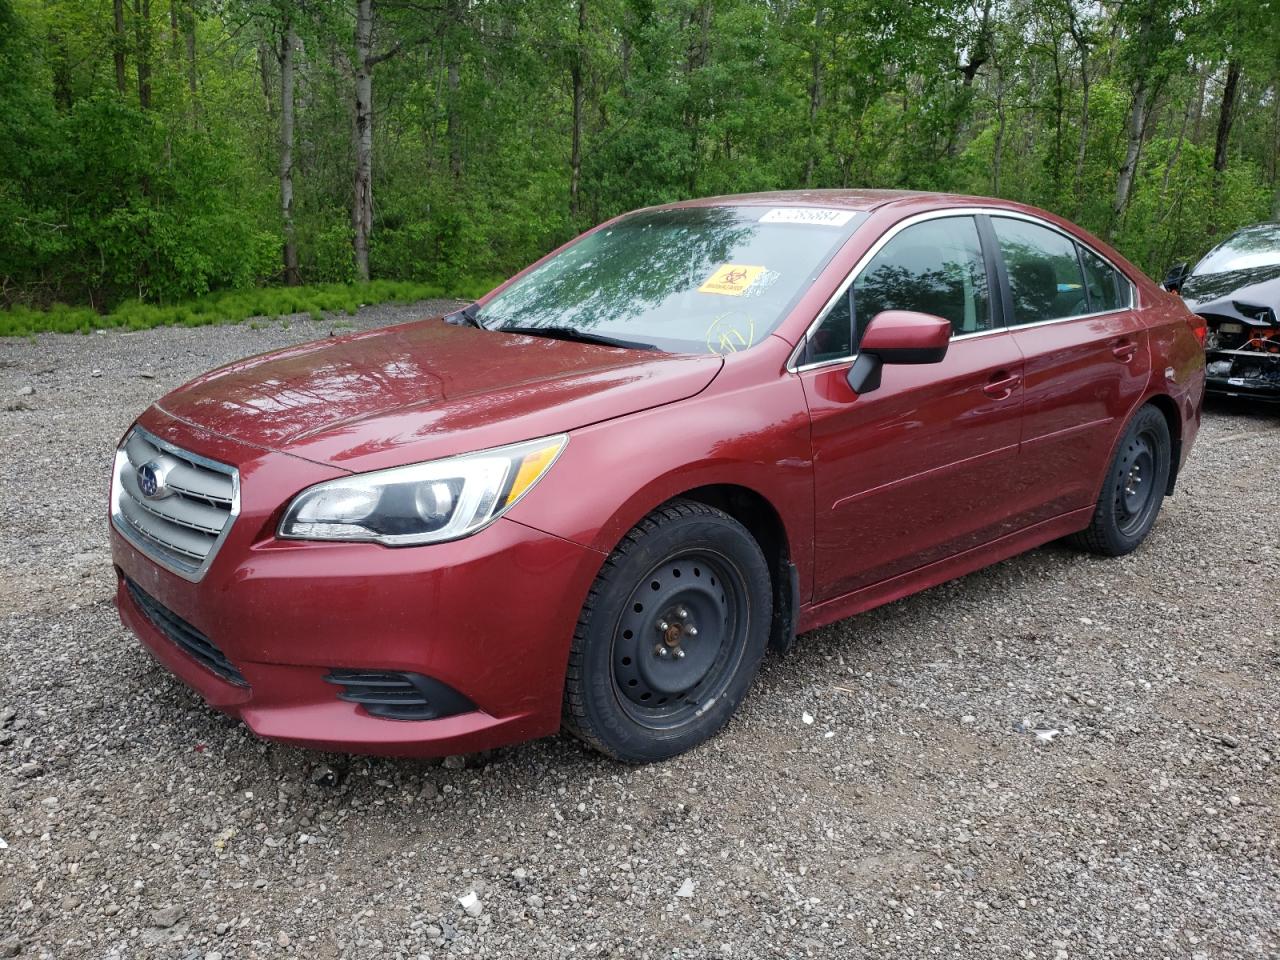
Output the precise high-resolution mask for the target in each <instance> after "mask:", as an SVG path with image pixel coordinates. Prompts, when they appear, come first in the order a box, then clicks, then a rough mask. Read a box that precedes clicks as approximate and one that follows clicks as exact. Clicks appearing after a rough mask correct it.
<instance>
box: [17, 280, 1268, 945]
mask: <svg viewBox="0 0 1280 960" xmlns="http://www.w3.org/2000/svg"><path fill="white" fill-rule="evenodd" d="M432 306H433V305H429V304H419V305H414V306H412V307H378V308H370V309H367V310H365V311H363V312H362V314H361V315H360V316H359V317H358V318H357V319H355V320H354V323H355V324H356V325H358V326H374V325H378V324H383V323H388V322H393V321H397V320H401V319H408V318H411V317H413V316H415V315H422V314H425V313H429V312H434V311H433V310H432ZM434 306H439V305H438V304H437V305H434ZM341 322H348V321H341ZM331 325H332V321H331V322H327V323H315V322H312V321H309V320H305V319H296V320H294V322H292V324H289V325H284V324H280V323H274V322H265V323H262V324H258V325H257V328H255V327H253V326H249V325H242V326H238V327H216V328H203V329H193V330H185V329H166V330H156V331H152V332H147V333H137V334H124V333H118V332H113V333H106V334H98V335H93V336H42V337H40V338H38V339H36V340H34V341H23V340H9V341H0V451H2V453H0V473H2V475H0V497H2V498H3V502H4V504H5V519H4V521H3V523H4V527H3V534H4V535H3V540H2V541H0V840H3V841H4V846H3V847H0V957H9V956H24V957H26V956H31V957H34V956H50V957H59V958H61V957H95V958H105V957H119V958H131V957H166V958H169V957H177V958H204V960H214V958H226V960H232V958H240V957H288V956H295V955H301V956H306V957H308V958H309V960H323V958H337V957H344V958H346V957H350V958H357V957H359V958H364V957H371V958H372V957H418V956H429V957H435V956H451V955H458V956H486V957H507V956H510V957H521V958H527V957H542V956H555V957H562V956H564V957H567V956H573V957H655V958H656V957H718V958H725V957H747V958H757V957H787V958H793V957H808V956H814V957H818V956H821V957H828V956H829V957H876V958H883V957H909V958H919V957H926V956H940V957H973V958H991V957H1019V958H1023V957H1027V958H1030V957H1035V958H1054V960H1060V958H1064V957H1066V958H1076V957H1088V958H1102V957H1114V958H1124V960H1130V958H1134V957H1139V956H1143V957H1171V958H1182V957H1185V958H1195V960H1210V958H1212V960H1217V958H1225V957H1276V956H1280V868H1278V863H1277V857H1278V851H1277V834H1278V831H1277V827H1278V826H1280V823H1278V821H1277V805H1278V804H1280V790H1278V789H1277V787H1278V777H1277V772H1278V768H1277V761H1276V751H1277V741H1276V726H1277V723H1280V718H1278V716H1277V712H1278V711H1277V707H1278V706H1280V652H1278V647H1277V631H1278V630H1280V603H1278V600H1277V598H1278V597H1280V546H1278V539H1280V538H1278V537H1277V532H1276V531H1277V519H1278V518H1280V480H1278V479H1277V478H1280V412H1277V413H1267V412H1264V411H1255V410H1250V409H1249V408H1247V407H1242V406H1212V407H1211V408H1210V410H1209V412H1208V414H1207V416H1206V420H1205V426H1204V431H1203V434H1202V436H1201V440H1200V443H1199V445H1198V446H1197V448H1196V451H1195V456H1194V458H1193V460H1192V462H1191V465H1190V468H1189V470H1188V472H1187V473H1186V475H1185V476H1184V478H1183V480H1182V484H1181V488H1180V490H1179V492H1178V494H1177V496H1175V497H1174V498H1173V499H1172V500H1170V501H1168V502H1167V503H1166V505H1165V511H1164V513H1163V514H1162V516H1161V518H1160V521H1159V523H1158V525H1157V527H1156V529H1155V531H1154V533H1153V535H1152V537H1151V539H1150V540H1149V541H1148V543H1147V545H1146V546H1145V547H1144V548H1143V549H1141V550H1140V551H1139V552H1138V553H1137V554H1135V555H1133V556H1131V557H1128V558H1125V559H1122V560H1099V559H1094V558H1089V557H1084V556H1079V555H1077V554H1074V553H1072V552H1070V551H1068V550H1066V549H1064V548H1061V547H1058V546H1051V547H1048V548H1045V549H1042V550H1038V551H1036V552H1034V553H1032V554H1029V555H1026V556H1023V557H1020V558H1017V559H1014V560H1011V561H1009V562H1006V563H1003V564H1000V565H999V566H997V567H995V568H992V569H990V570H986V571H984V572H981V573H978V574H974V575H973V576H969V577H966V578H964V579H963V580H959V581H956V582H953V583H951V584H948V585H946V586H943V587H939V588H937V589H935V590H931V591H929V592H927V593H924V594H921V595H919V596H916V597H912V598H909V599H907V600H904V601H901V602H898V603H895V604H892V605H890V606H888V607H885V608H883V609H880V610H877V611H874V612H872V613H870V614H866V615H863V616H861V617H858V618H856V619H854V620H849V621H845V622H844V623H841V624H838V625H836V626H833V627H830V628H828V629H825V630H821V631H818V632H816V633H813V634H810V635H807V636H805V637H803V638H802V639H801V641H800V643H799V645H798V648H797V650H796V651H795V652H794V653H793V654H792V655H790V656H789V657H786V658H776V657H774V658H771V659H770V660H769V661H767V662H766V665H765V669H764V672H763V674H762V676H761V678H760V680H759V682H758V683H757V685H756V687H755V689H754V691H753V694H752V696H751V697H750V698H749V700H748V702H747V704H746V705H745V707H744V709H743V710H742V712H741V714H740V716H739V717H738V718H737V719H736V720H735V721H734V722H733V723H731V725H730V726H729V728H728V730H727V731H726V732H725V733H724V734H723V735H722V736H720V737H719V738H718V739H716V740H715V741H714V742H712V743H710V744H708V745H707V746H705V747H703V748H702V749H699V750H697V751H695V752H694V753H693V754H691V755H688V756H685V757H682V758H680V759H677V760H675V761H673V762H669V763H666V764H662V765H659V766H652V767H647V768H642V769H631V768H624V767H619V766H617V765H615V764H613V763H610V762H607V761H605V760H603V759H600V758H598V757H596V756H594V755H592V754H590V753H588V752H587V751H585V750H584V749H583V748H582V747H580V746H579V745H578V744H576V743H575V742H573V741H571V740H568V739H565V738H553V739H549V740H544V741H540V742H538V743H534V744H529V745H526V746H522V747H516V748H512V749H508V750H503V751H498V752H496V753H493V754H490V755H487V756H484V757H471V758H466V760H465V761H464V760H463V759H462V758H450V760H448V761H446V762H443V763H433V762H425V761H395V760H368V759H363V758H346V757H340V756H330V755H324V754H317V753H309V752H305V751H300V750H296V749H291V748H288V747H281V746H276V745H269V744H265V743H262V742H259V741H257V740H256V739H254V738H252V737H251V736H249V735H248V734H247V733H246V732H245V731H244V730H243V728H241V727H240V726H239V725H238V724H237V723H235V722H233V721H231V720H229V719H227V718H225V717H222V716H220V715H218V714H215V713H213V712H212V711H210V710H208V709H207V708H205V707H204V706H203V705H202V704H201V702H200V701H199V700H198V699H197V698H196V697H195V696H194V695H193V694H191V693H190V692H188V691H187V690H186V689H185V688H184V687H183V686H182V685H181V684H179V683H178V682H177V681H176V680H174V679H171V678H170V676H169V675H168V674H166V673H165V672H164V671H163V670H162V669H160V668H159V667H158V666H156V665H155V663H154V662H153V661H152V660H151V659H150V657H148V656H147V655H146V654H145V653H144V652H143V651H142V650H141V649H140V648H139V647H138V645H137V644H136V643H135V642H134V641H132V640H131V639H130V637H129V636H128V635H127V634H126V632H125V631H124V630H123V629H122V628H121V627H120V625H119V623H118V621H117V619H116V615H115V612H114V610H113V608H112V605H111V594H112V575H111V569H110V563H109V558H108V552H107V548H106V545H105V531H106V520H105V500H106V490H107V474H108V464H109V461H110V456H111V450H112V447H113V445H114V444H115V442H116V440H117V438H118V437H119V435H120V434H121V433H122V431H123V430H124V429H125V428H126V427H127V426H128V424H129V422H130V420H131V419H132V418H133V417H134V415H135V414H136V413H137V412H139V411H140V410H141V409H142V408H143V407H144V406H145V405H146V404H147V403H148V402H150V401H151V400H152V399H154V398H155V397H158V396H159V395H161V394H162V393H163V392H165V391H166V390H167V389H169V388H170V387H172V386H174V385H177V384H178V383H180V382H182V381H184V380H186V379H187V378H189V377H190V376H192V375H194V374H196V373H199V372H201V371H203V370H205V369H207V368H208V367H211V366H213V365H215V364H216V363H220V362H222V361H225V360H229V359H232V358H234V357H237V356H241V355H245V354H249V353H254V352H258V351H261V350H265V349H269V348H271V347H275V346H279V345H283V344H287V343H293V342H297V341H300V340H305V339H311V338H314V337H316V336H323V335H325V334H326V333H327V332H328V329H329V328H330V327H331ZM1054 731H1057V732H1056V733H1055V732H1054ZM472 895H474V896H472Z"/></svg>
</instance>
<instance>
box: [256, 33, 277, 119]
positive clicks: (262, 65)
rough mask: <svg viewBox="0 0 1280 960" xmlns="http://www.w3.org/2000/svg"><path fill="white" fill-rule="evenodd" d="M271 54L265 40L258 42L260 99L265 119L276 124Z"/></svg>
mask: <svg viewBox="0 0 1280 960" xmlns="http://www.w3.org/2000/svg"><path fill="white" fill-rule="evenodd" d="M272 57H273V53H272V50H271V46H270V44H268V43H267V41H266V40H265V39H262V40H259V41H258V79H259V80H260V81H261V83H262V99H263V102H264V103H265V104H266V110H267V119H268V120H270V121H271V123H272V124H275V122H276V95H275V77H274V76H273V74H272V72H271V60H272Z"/></svg>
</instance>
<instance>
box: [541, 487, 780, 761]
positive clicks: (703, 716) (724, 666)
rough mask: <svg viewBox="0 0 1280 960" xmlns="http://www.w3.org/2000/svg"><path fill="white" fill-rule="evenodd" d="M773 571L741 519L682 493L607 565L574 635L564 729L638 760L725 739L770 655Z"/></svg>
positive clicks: (608, 750) (633, 535) (614, 754)
mask: <svg viewBox="0 0 1280 960" xmlns="http://www.w3.org/2000/svg"><path fill="white" fill-rule="evenodd" d="M771 609H772V586H771V583H770V579H769V569H768V565H767V564H766V562H765V558H764V555H763V553H762V552H761V550H760V547H759V545H758V544H757V543H756V541H755V540H754V539H753V538H752V536H751V534H750V533H749V532H747V530H746V528H744V527H743V526H742V525H741V524H740V523H738V522H737V521H736V520H734V519H733V518H732V517H730V516H729V515H728V514H726V513H723V512H722V511H720V510H717V509H715V508H713V507H710V506H707V505H706V504H703V503H698V502H696V501H692V500H673V501H671V502H670V503H667V504H665V505H664V506H662V507H659V508H658V509H657V510H655V511H654V512H653V513H651V514H649V516H647V517H646V518H645V519H644V520H642V521H641V522H640V523H639V524H637V525H636V526H635V527H634V528H633V529H632V530H631V531H630V532H629V533H628V534H627V535H626V537H624V538H623V540H622V543H620V544H619V545H618V547H617V548H616V549H615V550H614V551H613V553H612V554H611V555H610V556H609V559H608V560H607V561H606V562H605V564H604V568H603V569H602V570H601V572H600V574H599V576H598V577H597V578H596V582H595V584H594V585H593V586H592V588H591V592H590V594H589V596H588V598H587V602H586V604H585V606H584V607H583V610H582V616H581V618H580V619H579V621H578V627H577V630H576V631H575V632H574V639H573V647H572V650H571V652H570V656H569V668H568V675H567V679H566V684H565V701H564V725H565V728H566V729H567V730H569V732H571V733H573V734H574V735H575V736H577V737H579V738H580V739H582V740H583V741H585V742H586V743H588V744H589V745H591V746H593V747H595V748H596V749H598V750H600V751H602V752H604V753H607V754H609V755H610V756H612V757H616V758H617V759H619V760H625V761H628V762H633V763H643V762H647V761H652V760H661V759H665V758H667V757H671V756H675V755H676V754H678V753H682V752H683V751H685V750H688V749H690V748H691V747H694V746H696V745H697V744H699V743H701V742H702V741H704V740H706V739H707V738H709V737H711V736H712V735H714V734H715V733H716V732H717V731H718V730H720V728H721V727H723V726H724V724H725V723H726V722H727V721H728V719H729V717H730V716H732V714H733V712H734V710H735V709H736V708H737V705H738V703H739V702H740V701H741V700H742V697H743V696H744V695H745V694H746V691H747V688H748V687H749V686H750V685H751V681H752V679H753V678H754V677H755V674H756V671H757V669H758V668H759V665H760V660H761V658H762V656H763V655H764V650H765V645H766V643H767V641H768V634H769V617H770V611H771Z"/></svg>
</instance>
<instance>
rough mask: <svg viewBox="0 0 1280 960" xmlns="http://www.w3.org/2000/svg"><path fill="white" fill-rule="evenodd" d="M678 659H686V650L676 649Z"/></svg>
mask: <svg viewBox="0 0 1280 960" xmlns="http://www.w3.org/2000/svg"><path fill="white" fill-rule="evenodd" d="M676 659H677V660H683V659H684V649H683V648H682V647H676Z"/></svg>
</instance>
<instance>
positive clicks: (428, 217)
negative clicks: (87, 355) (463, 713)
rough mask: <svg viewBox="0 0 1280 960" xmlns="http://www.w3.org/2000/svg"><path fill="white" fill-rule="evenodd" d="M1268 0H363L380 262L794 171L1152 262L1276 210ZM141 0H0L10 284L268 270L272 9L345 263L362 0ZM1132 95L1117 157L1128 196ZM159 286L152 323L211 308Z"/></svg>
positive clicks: (439, 262) (18, 295)
mask: <svg viewBox="0 0 1280 960" xmlns="http://www.w3.org/2000/svg"><path fill="white" fill-rule="evenodd" d="M1268 4H1270V6H1268ZM1273 7H1274V0H1265V2H1261V3H1260V2H1258V0H1132V2H1126V3H1123V4H1104V5H1098V4H1094V3H1088V2H1085V0H1040V2H1037V3H1030V2H1027V0H1007V2H1002V3H992V2H988V0H980V2H973V0H921V2H912V3H895V2H889V0H789V2H787V3H774V2H767V0H714V2H712V0H569V2H566V0H466V2H462V0H447V2H443V3H440V4H436V5H434V6H431V5H428V6H426V7H422V6H420V5H412V4H410V5H403V4H398V3H388V4H382V5H379V6H377V7H375V13H374V16H375V21H376V22H375V31H374V33H375V39H376V43H375V48H374V50H373V51H372V53H373V55H374V57H375V60H376V63H375V64H374V65H373V66H372V67H371V69H372V71H373V73H372V75H373V87H374V105H375V109H374V111H373V184H372V186H373V197H374V204H373V210H374V222H373V231H372V239H371V247H370V266H371V272H372V275H373V276H375V277H378V278H394V279H401V280H410V281H415V282H418V283H424V284H429V285H431V286H434V287H441V288H448V289H462V288H463V287H465V286H466V285H467V278H471V277H488V276H504V275H508V274H510V273H511V272H512V271H514V270H516V269H519V268H520V267H522V266H524V265H525V264H527V263H529V262H530V261H532V260H534V259H536V258H537V257H539V256H541V255H542V254H544V253H546V252H547V251H548V250H549V249H551V248H553V247H554V246H556V245H557V244H559V243H562V242H563V241H565V240H567V239H569V238H570V237H572V236H573V235H575V234H576V233H577V232H579V231H580V230H582V229H584V228H586V227H588V226H590V225H592V224H594V223H598V222H600V221H602V220H604V219H606V218H608V217H611V216H613V215H615V214H617V213H620V212H623V211H625V210H629V209H634V208H636V207H641V206H646V205H649V204H655V203H662V202H666V201H670V200H677V199H682V198H686V197H690V196H698V195H710V194H718V193H736V192H742V191H752V190H768V189H780V188H792V187H889V188H912V189H922V190H951V191H956V192H962V193H973V194H996V195H1000V196H1005V197H1010V198H1013V199H1017V200H1021V201H1024V202H1027V203H1031V204H1035V205H1038V206H1042V207H1045V208H1048V209H1050V210H1053V211H1055V212H1058V213H1061V214H1063V215H1064V216H1067V217H1069V218H1071V219H1073V220H1075V221H1077V222H1079V223H1081V224H1082V225H1083V226H1085V227H1087V228H1088V229H1090V230H1092V231H1094V232H1095V233H1098V234H1099V235H1101V236H1104V237H1108V238H1110V239H1111V240H1112V241H1113V242H1114V243H1116V244H1117V245H1118V246H1119V247H1120V249H1121V250H1122V252H1124V253H1126V254H1127V255H1128V256H1129V257H1130V258H1131V259H1133V260H1134V261H1135V262H1137V263H1138V264H1139V265H1140V266H1142V267H1144V268H1146V269H1148V270H1149V271H1153V272H1155V271H1161V270H1163V269H1164V267H1165V266H1166V265H1167V262H1168V261H1169V260H1170V259H1172V258H1176V257H1189V256H1194V255H1195V254H1197V253H1199V252H1201V251H1202V250H1203V249H1204V248H1205V246H1207V244H1208V243H1209V242H1210V241H1211V240H1212V239H1213V238H1216V237H1219V236H1221V235H1223V234H1225V233H1227V232H1229V231H1230V230H1232V229H1234V228H1236V227H1238V226H1240V225H1242V224H1244V223H1246V222H1251V221H1255V220H1259V219H1265V218H1267V217H1268V216H1280V126H1277V124H1276V119H1275V117H1276V114H1275V104H1276V102H1277V99H1280V42H1277V24H1280V20H1277V18H1275V17H1274V15H1273V14H1274V10H1273V9H1272V8H1273ZM144 9H147V5H144V4H134V3H128V2H126V3H125V5H124V10H125V20H126V22H125V25H124V26H125V29H124V32H123V33H122V34H121V35H120V36H116V35H115V33H114V24H113V18H112V16H111V8H110V5H104V3H103V2H102V0H57V2H45V0H0V306H3V305H7V306H14V307H17V306H23V307H40V306H45V305H48V304H52V303H56V302H63V303H73V304H81V305H87V306H89V307H91V308H93V310H94V311H96V312H97V313H104V314H107V315H108V316H116V313H107V312H108V311H111V309H112V308H113V307H119V308H120V310H123V311H124V315H132V314H131V313H130V311H131V310H132V309H134V308H133V307H130V306H129V304H130V302H132V301H140V302H142V303H145V304H148V305H152V306H161V307H163V305H165V304H171V305H178V304H185V303H186V302H187V301H190V300H191V299H192V298H200V297H202V296H203V295H204V294H207V293H210V292H228V291H250V296H261V293H260V291H259V290H258V289H257V288H260V287H262V286H264V285H270V284H275V283H279V282H280V281H281V279H282V276H283V254H284V249H285V243H284V236H285V229H284V222H283V214H282V211H281V201H280V191H281V182H280V169H281V152H280V143H281V108H282V101H281V95H282V94H281V59H282V54H283V53H284V47H283V46H282V45H283V43H284V38H285V37H286V36H287V35H288V34H289V33H290V32H292V34H293V35H294V36H295V37H296V42H295V43H294V45H293V46H292V47H291V48H290V49H291V50H292V54H293V62H294V65H295V70H294V73H295V78H296V97H295V115H296V124H295V130H294V150H293V186H294V202H293V207H292V218H293V222H294V236H295V237H296V247H297V251H298V260H299V268H300V273H301V276H302V279H303V280H305V281H306V282H308V283H321V284H347V283H350V282H351V281H352V280H353V279H354V278H355V276H356V263H355V259H354V256H353V250H352V241H353V230H352V226H351V224H352V217H351V205H352V198H353V182H354V164H355V152H354V150H353V143H352V104H353V86H352V77H353V76H354V74H355V72H356V71H355V69H354V68H355V64H354V62H353V59H352V58H353V57H354V56H355V47H354V44H353V36H352V32H351V28H352V22H353V19H352V13H353V3H352V0H307V2H305V3H304V2H302V0H225V2H223V3H220V4H214V5H208V4H199V5H193V4H191V3H190V2H188V0H152V2H151V3H150V6H149V9H150V17H151V19H150V20H149V21H147V22H139V17H140V16H142V13H141V11H142V10H144ZM193 9H194V10H195V11H196V13H197V19H195V20H194V21H192V20H189V19H188V11H191V10H193ZM171 15H172V16H171ZM188 49H190V50H192V51H194V60H191V59H190V57H189V54H188ZM117 51H118V52H119V53H120V54H121V55H122V56H123V66H124V73H123V84H122V85H119V86H118V85H117V81H116V70H115V62H114V60H113V53H114V52H117ZM1228 62H1231V63H1236V64H1237V65H1239V67H1240V68H1241V77H1242V79H1241V82H1240V84H1239V102H1238V105H1237V108H1236V110H1235V112H1234V125H1233V127H1232V129H1231V134H1230V136H1229V137H1228V139H1227V142H1226V146H1227V150H1226V161H1227V162H1226V164H1225V169H1223V170H1215V169H1214V154H1215V149H1214V148H1215V138H1216V133H1217V128H1218V121H1219V116H1220V111H1221V107H1222V95H1223V90H1224V83H1223V79H1224V77H1225V75H1226V65H1227V63H1228ZM144 67H145V68H146V69H144ZM147 75H149V77H150V80H149V85H147V88H146V90H145V91H144V84H143V83H142V80H143V78H144V76H147ZM575 76H576V77H577V78H578V88H577V89H578V105H579V107H580V109H579V111H578V112H577V114H576V132H577V138H578V141H579V148H580V149H579V151H578V157H579V168H580V169H579V170H578V176H577V179H578V190H577V197H576V201H573V200H571V182H572V180H573V178H574V173H573V167H572V160H571V158H572V156H573V148H572V143H573V141H574V134H575V110H574V77H575ZM1139 96H1142V97H1145V98H1146V101H1145V102H1146V109H1145V110H1141V111H1139V113H1140V115H1141V119H1142V121H1143V122H1142V130H1141V136H1140V138H1139V151H1138V161H1137V165H1136V173H1135V176H1134V178H1133V187H1132V190H1131V191H1129V192H1128V194H1127V195H1126V196H1123V197H1119V196H1118V192H1123V191H1118V190H1117V184H1118V182H1119V180H1120V170H1121V168H1122V166H1123V164H1124V162H1125V157H1126V147H1127V146H1128V145H1129V139H1130V119H1131V114H1132V113H1133V107H1134V104H1135V103H1136V102H1138V99H1139ZM197 302H200V301H197ZM164 309H165V310H169V309H170V308H168V307H164ZM184 310H187V311H188V312H187V313H184V312H182V311H184ZM172 311H174V312H172V313H168V314H165V315H166V316H169V317H170V318H171V319H169V320H165V321H163V322H199V321H200V320H201V318H203V317H204V316H205V314H204V313H201V312H198V311H194V310H193V309H192V308H188V307H183V306H174V307H172ZM118 312H119V311H117V313H118ZM73 313H74V311H70V312H69V311H68V309H58V310H55V311H52V312H50V313H49V314H48V315H47V316H48V317H49V318H50V319H49V321H48V322H49V323H55V322H56V323H57V324H62V325H64V326H67V327H68V328H72V329H79V328H80V327H81V326H83V325H84V324H88V325H92V324H93V323H94V322H98V321H92V320H90V319H84V318H82V319H83V323H82V322H81V320H75V319H73ZM16 316H18V312H17V311H14V312H11V313H10V314H7V315H6V323H8V324H9V325H10V326H11V327H14V326H15V324H16V321H14V319H13V318H14V317H16ZM55 318H57V319H56V320H55ZM138 322H142V321H138ZM148 322H149V321H148ZM157 322H160V321H157ZM32 324H33V327H32V328H35V327H38V326H40V324H39V323H37V322H36V321H32ZM24 329H25V328H24Z"/></svg>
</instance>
